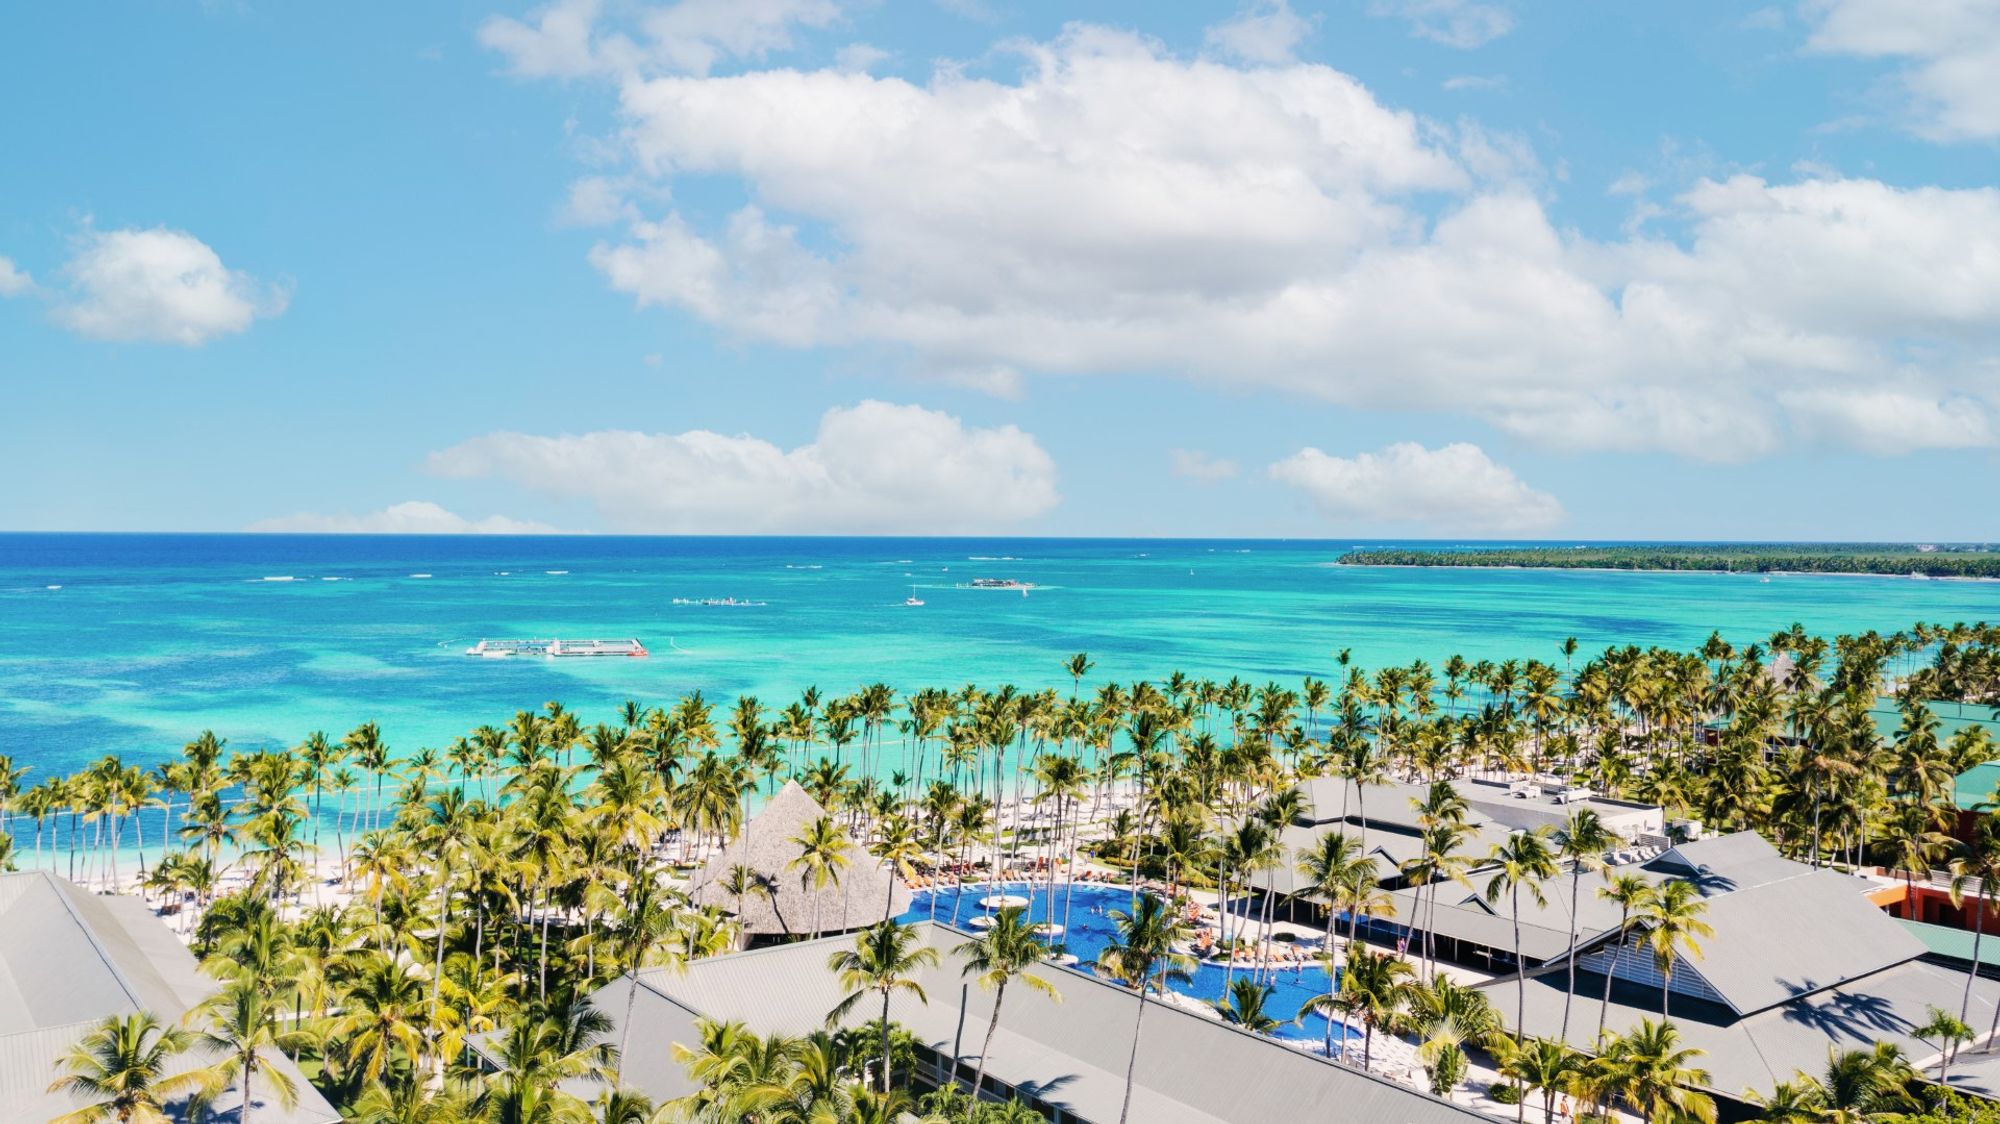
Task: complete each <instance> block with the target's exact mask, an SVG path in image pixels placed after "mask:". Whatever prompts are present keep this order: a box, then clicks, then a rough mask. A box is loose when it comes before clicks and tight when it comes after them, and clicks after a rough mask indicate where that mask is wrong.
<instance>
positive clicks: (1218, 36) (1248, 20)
mask: <svg viewBox="0 0 2000 1124" xmlns="http://www.w3.org/2000/svg"><path fill="white" fill-rule="evenodd" d="M1311 31H1312V23H1311V21H1309V20H1307V19H1306V18H1305V17H1303V16H1301V15H1299V14H1298V13H1297V12H1294V11H1292V6H1291V5H1290V4H1289V3H1287V2H1286V0H1252V2H1251V3H1249V4H1246V5H1244V6H1243V8H1242V9H1240V10H1239V11H1238V12H1237V13H1236V15H1235V17H1234V18H1233V19H1230V20H1228V21H1227V22H1224V23H1219V24H1216V25H1215V26H1214V27H1211V28H1209V29H1208V30H1207V32H1206V33H1205V34H1204V35H1203V37H1202V41H1203V42H1204V43H1206V44H1207V45H1208V47H1209V49H1210V50H1213V51H1218V52H1220V53H1222V54H1224V55H1228V56H1230V57H1231V58H1237V59H1242V60H1243V61H1244V62H1250V63H1281V62H1290V61H1292V53H1293V52H1294V51H1296V50H1297V49H1298V46H1299V43H1300V42H1301V41H1303V40H1304V39H1305V37H1306V35H1307V34H1308V33H1310V32H1311Z"/></svg>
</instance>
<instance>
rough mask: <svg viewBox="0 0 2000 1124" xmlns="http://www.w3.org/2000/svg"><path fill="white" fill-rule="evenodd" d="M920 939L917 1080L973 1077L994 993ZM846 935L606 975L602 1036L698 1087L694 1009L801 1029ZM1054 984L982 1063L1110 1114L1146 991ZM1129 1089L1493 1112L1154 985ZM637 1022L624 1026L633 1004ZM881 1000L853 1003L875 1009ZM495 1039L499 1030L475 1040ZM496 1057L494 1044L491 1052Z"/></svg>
mask: <svg viewBox="0 0 2000 1124" xmlns="http://www.w3.org/2000/svg"><path fill="white" fill-rule="evenodd" d="M916 930H917V932H918V934H919V936H920V939H921V940H922V941H923V942H924V943H926V944H927V945H929V946H930V947H931V948H933V949H936V950H937V953H938V958H939V964H938V966H937V967H935V968H927V969H924V970H922V971H921V972H919V973H918V976H917V979H918V983H919V986H921V987H922V988H923V991H924V995H925V996H926V997H927V999H928V1000H929V1001H928V1002H920V1001H918V1000H917V999H916V998H915V997H914V996H909V995H904V994H898V995H897V996H896V997H895V998H894V999H893V1000H892V1002H891V1005H890V1010H889V1017H890V1018H891V1019H892V1020H893V1021H894V1022H895V1023H896V1024H897V1025H898V1026H899V1027H901V1028H903V1029H905V1030H908V1031H909V1032H910V1033H911V1034H912V1035H914V1036H915V1038H916V1040H917V1043H918V1049H917V1059H918V1060H917V1071H916V1072H915V1073H914V1074H912V1075H911V1076H912V1077H913V1078H914V1079H915V1080H916V1081H917V1082H918V1083H920V1084H923V1085H927V1086H930V1087H936V1086H937V1085H939V1084H941V1083H942V1082H944V1081H946V1080H949V1079H950V1076H949V1075H950V1074H951V1073H952V1072H953V1062H952V1059H953V1058H957V1059H958V1065H957V1069H956V1073H957V1080H958V1081H959V1082H960V1084H961V1086H962V1087H966V1086H969V1085H970V1083H971V1081H972V1079H973V1077H974V1075H975V1073H976V1071H977V1066H978V1063H979V1056H978V1055H979V1049H980V1044H981V1042H982V1040H983V1039H984V1037H985V1034H986V1025H987V1022H988V1020H989V1018H990V1017H991V1015H992V1009H993V1008H992V1002H993V996H992V994H991V993H990V992H987V991H983V990H981V989H980V988H979V987H977V986H976V985H974V984H971V983H969V982H968V981H967V980H966V979H965V977H964V975H963V968H964V963H965V961H964V958H963V957H962V956H961V955H959V953H958V952H957V951H955V950H956V949H957V947H958V946H959V945H960V944H962V943H964V942H965V941H966V940H967V939H968V937H967V936H966V934H963V933H959V932H956V931H954V930H952V929H949V928H947V927H945V926H943V925H938V924H934V923H931V922H922V923H919V924H918V925H917V926H916ZM851 940H852V938H848V937H838V938H827V939H824V940H818V941H806V942H801V943H796V944H787V945H774V946H771V947H768V948H762V949H757V950H753V951H750V952H746V953H742V954H739V955H734V956H721V957H713V958H710V959H705V960H697V961H694V962H693V963H691V964H688V965H687V966H686V968H685V969H684V970H675V969H667V968H654V969H647V970H645V971H642V972H640V973H639V974H638V982H637V985H636V986H637V992H636V994H635V993H634V991H633V987H634V984H633V983H632V979H631V977H629V976H628V977H624V978H621V979H619V980H618V981H616V982H614V983H612V984H610V985H607V986H606V987H604V988H602V989H600V990H599V991H598V992H597V993H596V994H595V995H594V996H592V998H591V1004H592V1005H593V1006H594V1007H595V1008H596V1009H597V1010H598V1011H599V1012H601V1013H602V1014H603V1015H604V1016H605V1017H607V1018H608V1019H610V1020H611V1021H612V1023H613V1026H612V1028H611V1031H610V1033H609V1034H608V1036H607V1038H608V1039H609V1040H611V1041H617V1040H618V1039H619V1038H620V1037H621V1036H626V1037H627V1039H628V1041H629V1043H630V1045H629V1046H628V1048H627V1058H626V1061H625V1064H624V1073H623V1079H624V1081H625V1083H626V1084H627V1085H630V1086H633V1087H635V1088H637V1089H638V1090H639V1091H641V1092H643V1093H645V1094H646V1095H647V1096H649V1097H651V1098H653V1099H654V1101H655V1102H656V1103H657V1102H659V1101H664V1100H672V1099H674V1098H678V1097H684V1096H687V1095H689V1094H691V1093H693V1092H695V1091H696V1086H695V1085H694V1083H693V1082H691V1081H689V1079H688V1077H687V1074H686V1072H685V1070H684V1069H683V1067H682V1066H681V1065H680V1064H679V1063H677V1062H676V1061H674V1059H673V1055H672V1047H673V1045H675V1044H681V1045H686V1046H690V1047H692V1046H695V1045H698V1044H699V1042H700V1034H699V1032H698V1030H697V1029H696V1026H695V1020H696V1019H698V1018H704V1017H705V1018H709V1019H717V1020H738V1021H741V1022H743V1023H744V1024H746V1025H747V1026H748V1027H749V1028H750V1029H751V1030H752V1031H754V1032H756V1033H759V1034H787V1035H802V1034H807V1033H810V1032H812V1031H815V1030H820V1029H822V1028H824V1027H825V1025H826V1016H827V1012H828V1011H830V1010H832V1009H833V1007H834V1006H835V1005H836V1004H837V1003H839V1001H840V1000H841V998H842V997H843V993H842V992H841V990H840V987H839V983H838V980H837V979H836V977H835V976H834V974H833V973H831V972H829V971H827V968H826V961H827V957H828V955H829V954H831V953H833V952H835V951H837V950H839V949H842V948H846V947H848V946H849V944H850V943H851ZM1030 971H1032V972H1034V973H1035V974H1036V975H1038V976H1041V977H1042V978H1043V979H1046V980H1047V981H1048V982H1049V983H1051V984H1052V985H1054V987H1055V988H1056V989H1057V991H1058V992H1059V993H1060V994H1061V997H1062V998H1061V1002H1059V1003H1058V1002H1054V1001H1051V1000H1050V999H1048V998H1047V997H1045V996H1043V995H1041V994H1039V993H1037V992H1035V991H1033V990H1030V989H1029V988H1026V987H1020V986H1015V987H1010V988H1009V989H1008V990H1007V997H1006V1000H1005V1004H1004V1006H1003V1007H1002V1009H1001V1014H1000V1025H999V1030H998V1031H997V1033H995V1035H994V1037H993V1052H992V1056H991V1057H990V1058H989V1059H988V1060H987V1065H986V1086H985V1093H986V1095H987V1096H990V1097H995V1098H1007V1097H1015V1096H1018V1097H1020V1098H1021V1099H1022V1100H1024V1101H1027V1102H1029V1103H1030V1104H1032V1105H1033V1106H1034V1107H1035V1108H1036V1109H1037V1110H1039V1111H1041V1112H1043V1113H1044V1114H1045V1115H1047V1116H1048V1117H1049V1118H1050V1119H1051V1120H1054V1121H1058V1122H1061V1124H1072V1122H1073V1124H1113V1122H1115V1121H1116V1120H1117V1119H1118V1115H1119V1109H1120V1106H1121V1104H1122V1102H1123V1099H1124V1096H1125V1067H1126V1062H1127V1060H1128V1058H1130V1056H1131V1049H1132V1036H1133V1033H1134V1028H1133V1023H1134V1016H1135V1014H1136V1013H1137V1008H1136V1004H1137V1002H1138V1000H1137V999H1136V998H1134V996H1133V994H1132V992H1131V991H1129V990H1127V989H1125V988H1122V987H1119V986H1116V985H1114V984H1111V983H1108V982H1106V981H1104V980H1100V979H1098V978H1096V977H1094V976H1091V975H1088V974H1085V973H1083V972H1080V971H1076V970H1072V969H1067V968H1059V967H1055V966H1053V965H1049V966H1042V967H1036V968H1032V969H1030ZM1147 1003H1148V1004H1149V1006H1148V1008H1147V1010H1146V1016H1145V1023H1144V1027H1143V1029H1142V1031H1141V1032H1140V1033H1141V1039H1140V1041H1141V1049H1140V1051H1139V1055H1138V1068H1137V1070H1136V1073H1135V1084H1134V1091H1133V1094H1132V1112H1131V1119H1132V1120H1134V1121H1144V1122H1145V1124H1238V1122H1241V1124H1253V1122H1254V1124H1266V1122H1268V1121H1274V1120H1315V1121H1337V1122H1338V1121H1349V1122H1353V1124H1364V1122H1366V1124H1377V1122H1382V1124H1470V1122H1473V1121H1481V1120H1486V1119H1487V1118H1486V1117H1483V1116H1480V1115H1479V1114H1477V1113H1475V1112H1473V1111H1471V1110H1470V1109H1466V1108H1462V1107H1460V1106H1457V1105H1454V1104H1451V1103H1450V1102H1447V1101H1443V1100H1439V1099H1437V1098H1434V1097H1431V1096H1429V1095H1428V1094H1425V1093H1422V1092H1419V1091H1417V1090H1414V1089H1411V1088H1408V1087H1406V1086H1403V1085H1399V1084H1397V1083H1395V1082H1393V1081H1390V1080H1387V1079H1385V1078H1381V1077H1377V1076H1375V1075H1373V1074H1369V1073H1364V1072H1362V1071H1360V1070H1358V1069H1353V1068H1350V1067H1348V1066H1345V1065H1342V1064H1339V1063H1337V1062H1332V1061H1328V1060H1327V1059H1325V1058H1321V1057H1317V1056H1315V1055H1313V1054H1310V1053H1307V1052H1305V1051H1304V1050H1299V1049H1294V1048H1293V1047H1291V1046H1288V1045H1285V1044H1283V1043H1280V1042H1276V1041H1273V1040H1271V1039H1268V1038H1260V1037H1258V1036H1256V1035H1253V1034H1249V1033H1246V1032H1244V1031H1241V1030H1237V1029H1236V1028H1234V1027H1230V1026H1227V1025H1225V1024H1223V1023H1221V1022H1219V1021H1217V1020H1216V1019H1214V1018H1211V1017H1205V1016H1203V1015H1201V1014H1196V1013H1194V1012H1191V1011H1188V1010H1184V1009H1182V1008H1181V1007H1178V1006H1174V1005H1172V1004H1169V1003H1165V1002H1161V1001H1159V1000H1155V999H1148V1000H1147ZM628 1004H629V1007H630V1010H631V1023H630V1026H629V1028H628V1027H626V1026H625V1017H626V1010H627V1007H628ZM879 1011H880V1006H879V1003H878V1002H876V1001H872V1000H871V1001H869V1002H864V1003H863V1004H862V1005H861V1006H860V1007H859V1008H858V1009H857V1010H856V1011H855V1012H854V1013H853V1016H852V1017H851V1018H850V1020H849V1023H850V1025H858V1024H860V1023H861V1022H864V1021H867V1020H869V1019H872V1018H874V1017H876V1016H877V1014H878V1013H879ZM476 1048H478V1049H481V1050H487V1049H490V1048H491V1045H490V1044H481V1045H479V1046H478V1047H476ZM489 1060H490V1059H489Z"/></svg>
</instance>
